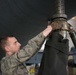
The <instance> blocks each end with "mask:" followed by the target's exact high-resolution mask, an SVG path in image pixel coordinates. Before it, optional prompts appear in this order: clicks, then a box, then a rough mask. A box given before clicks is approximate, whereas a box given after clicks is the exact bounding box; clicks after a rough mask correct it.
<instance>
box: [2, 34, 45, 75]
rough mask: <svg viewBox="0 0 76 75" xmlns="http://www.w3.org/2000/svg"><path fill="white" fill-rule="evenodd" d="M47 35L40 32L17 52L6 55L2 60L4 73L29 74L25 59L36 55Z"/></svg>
mask: <svg viewBox="0 0 76 75" xmlns="http://www.w3.org/2000/svg"><path fill="white" fill-rule="evenodd" d="M44 39H45V36H44V35H43V34H42V33H40V34H38V35H37V36H36V37H34V38H33V39H31V40H29V41H28V44H27V45H26V46H24V47H23V48H22V49H21V50H19V51H18V52H17V53H14V54H12V55H6V56H5V57H4V58H3V59H2V60H1V71H2V75H28V71H27V69H26V64H25V61H26V60H28V59H29V58H30V57H32V55H34V54H35V53H36V52H37V51H38V50H39V48H40V46H41V45H42V43H43V41H44Z"/></svg>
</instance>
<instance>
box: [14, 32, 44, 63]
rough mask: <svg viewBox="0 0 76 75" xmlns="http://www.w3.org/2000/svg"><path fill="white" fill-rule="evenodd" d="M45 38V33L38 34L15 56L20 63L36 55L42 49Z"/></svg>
mask: <svg viewBox="0 0 76 75" xmlns="http://www.w3.org/2000/svg"><path fill="white" fill-rule="evenodd" d="M44 39H45V36H44V35H43V33H40V34H38V35H37V36H36V37H34V38H33V39H31V40H29V41H28V44H27V45H26V46H25V47H23V48H22V49H21V50H20V51H19V52H18V53H16V54H15V56H16V58H17V59H18V60H19V61H20V62H24V61H26V60H27V59H29V58H30V57H31V56H32V55H34V54H35V53H36V52H37V51H38V50H39V48H40V47H41V45H42V43H43V41H44Z"/></svg>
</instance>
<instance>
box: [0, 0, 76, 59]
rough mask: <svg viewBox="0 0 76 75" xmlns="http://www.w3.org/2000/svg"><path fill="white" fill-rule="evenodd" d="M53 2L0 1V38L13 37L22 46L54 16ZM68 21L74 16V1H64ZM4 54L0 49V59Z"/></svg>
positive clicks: (38, 0) (52, 0)
mask: <svg viewBox="0 0 76 75" xmlns="http://www.w3.org/2000/svg"><path fill="white" fill-rule="evenodd" d="M54 2H55V0H0V37H2V36H5V35H11V34H13V35H15V37H16V38H17V39H18V40H19V42H20V43H21V44H22V46H24V45H26V44H27V41H28V40H29V39H31V38H32V37H34V36H35V35H37V34H38V33H39V32H41V31H42V30H43V29H44V28H45V27H46V26H47V21H48V18H51V17H52V16H53V14H54V10H55V8H54V6H55V4H54ZM65 13H66V14H67V16H68V18H67V20H69V19H70V18H71V17H73V16H75V15H76V0H65ZM3 56H4V52H3V51H2V50H1V49H0V59H1V58H2V57H3Z"/></svg>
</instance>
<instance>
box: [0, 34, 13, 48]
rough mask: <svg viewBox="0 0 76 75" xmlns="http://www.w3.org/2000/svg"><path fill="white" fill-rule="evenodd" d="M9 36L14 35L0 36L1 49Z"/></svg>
mask: <svg viewBox="0 0 76 75" xmlns="http://www.w3.org/2000/svg"><path fill="white" fill-rule="evenodd" d="M10 37H14V36H13V35H8V36H3V37H1V38H0V47H1V48H2V49H5V46H6V45H7V40H8V38H10Z"/></svg>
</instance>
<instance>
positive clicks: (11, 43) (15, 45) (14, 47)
mask: <svg viewBox="0 0 76 75" xmlns="http://www.w3.org/2000/svg"><path fill="white" fill-rule="evenodd" d="M7 43H8V49H9V51H10V52H12V53H14V52H17V51H18V50H19V49H20V46H21V44H20V43H19V42H18V41H17V39H16V38H15V37H9V38H8V40H7Z"/></svg>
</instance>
